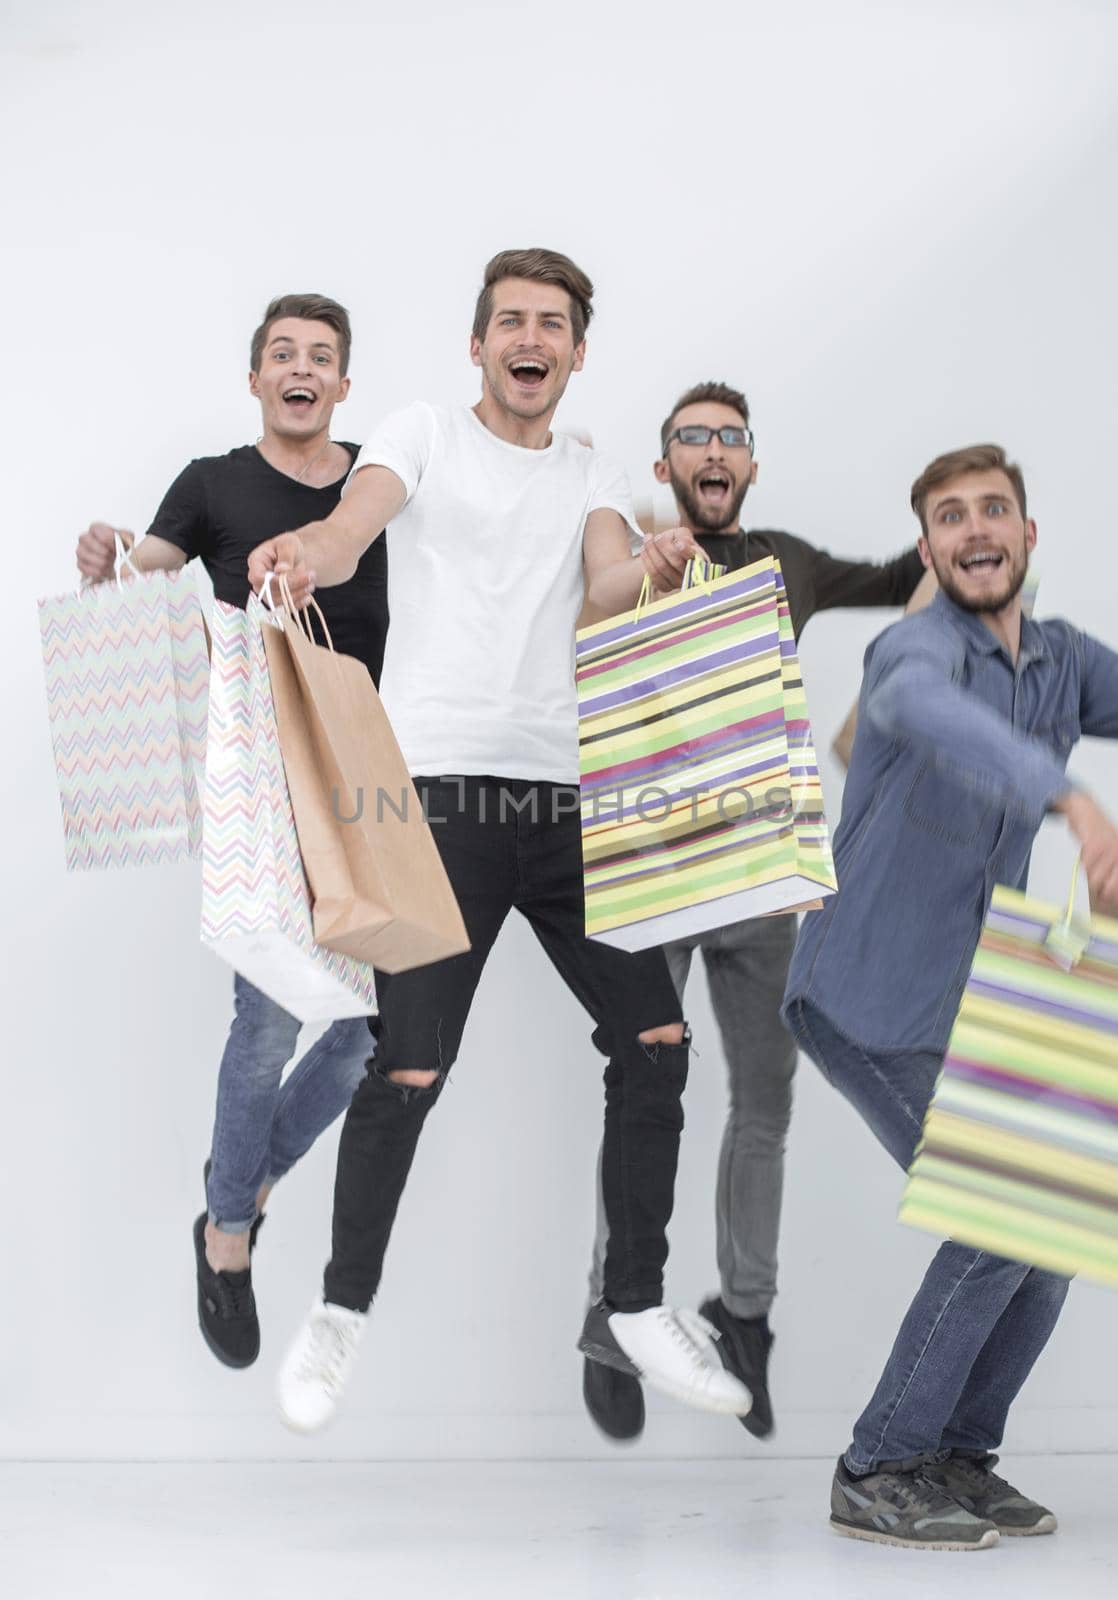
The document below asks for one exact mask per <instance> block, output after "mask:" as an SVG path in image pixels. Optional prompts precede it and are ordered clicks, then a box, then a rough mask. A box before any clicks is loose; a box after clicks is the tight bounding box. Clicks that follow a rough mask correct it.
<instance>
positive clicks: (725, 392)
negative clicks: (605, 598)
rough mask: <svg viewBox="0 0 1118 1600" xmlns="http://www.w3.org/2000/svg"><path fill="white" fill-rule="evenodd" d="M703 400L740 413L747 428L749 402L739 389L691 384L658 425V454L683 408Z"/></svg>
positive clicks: (712, 383)
mask: <svg viewBox="0 0 1118 1600" xmlns="http://www.w3.org/2000/svg"><path fill="white" fill-rule="evenodd" d="M703 400H713V401H714V402H715V403H716V404H717V405H720V406H729V407H730V408H731V409H732V410H734V411H740V412H741V416H742V421H743V422H744V423H745V425H746V427H747V428H748V426H749V402H748V400H747V399H746V398H745V396H744V395H743V394H742V392H741V390H740V389H731V388H730V385H729V384H728V383H715V382H714V381H713V380H712V381H711V382H710V383H696V384H692V386H691V388H690V389H688V391H687V393H686V394H681V395H680V397H679V399H678V400H677V401H676V403H675V405H674V406H673V407H672V409H671V410H670V411H669V412H668V415H667V416H666V417H665V418H664V420H663V422H662V423H661V425H660V454H661V455H663V453H664V451H665V450H666V449H667V448H668V434H669V433H671V431H672V423H673V422H674V421H675V419H676V417H677V416H678V414H679V413H680V412H681V411H682V410H683V408H684V406H697V405H698V404H699V403H700V402H701V401H703Z"/></svg>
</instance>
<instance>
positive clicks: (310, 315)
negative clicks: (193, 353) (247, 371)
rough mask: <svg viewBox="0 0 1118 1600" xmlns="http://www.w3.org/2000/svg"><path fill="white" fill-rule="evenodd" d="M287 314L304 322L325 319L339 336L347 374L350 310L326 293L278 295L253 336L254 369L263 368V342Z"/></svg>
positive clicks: (341, 361)
mask: <svg viewBox="0 0 1118 1600" xmlns="http://www.w3.org/2000/svg"><path fill="white" fill-rule="evenodd" d="M284 317H298V318H299V319H300V320H301V321H303V322H325V324H326V326H327V327H328V328H333V330H334V332H335V333H336V334H337V336H338V366H339V368H340V370H341V374H342V377H343V378H344V377H345V375H346V372H347V371H348V370H349V351H350V345H351V344H352V342H353V335H352V334H351V332H350V327H349V312H348V311H347V310H346V308H345V306H340V305H339V304H338V302H337V301H336V300H328V299H327V298H326V296H325V295H324V294H281V295H277V296H276V298H275V299H274V300H273V301H272V302H271V304H270V305H269V307H268V309H267V311H265V313H264V321H263V322H262V323H261V324H260V326H259V328H257V330H256V332H255V333H254V334H253V336H252V350H251V353H250V355H249V361H250V362H251V364H252V365H251V370H252V371H253V372H259V371H260V363H261V362H262V361H263V359H264V346H265V344H267V342H268V332H269V330H270V328H271V326H272V323H273V322H279V321H281V320H282V318H284Z"/></svg>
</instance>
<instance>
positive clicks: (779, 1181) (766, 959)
mask: <svg viewBox="0 0 1118 1600" xmlns="http://www.w3.org/2000/svg"><path fill="white" fill-rule="evenodd" d="M796 927H797V918H796V917H794V916H789V915H783V916H776V917H755V918H752V919H751V920H750V921H748V922H735V923H733V924H731V926H730V927H728V928H719V929H717V930H715V931H714V932H711V933H700V934H695V935H693V936H692V937H690V938H687V939H681V940H680V941H679V942H678V943H676V944H669V945H665V946H664V953H665V955H666V956H667V958H668V966H669V968H670V969H671V974H672V981H673V982H674V984H675V986H676V989H677V991H678V993H679V996H680V999H681V1000H682V998H683V991H684V988H685V986H686V984H687V977H688V974H689V972H690V970H691V957H692V955H693V953H694V952H695V951H696V950H701V951H702V953H703V963H704V965H705V966H706V970H707V982H708V983H709V985H710V998H711V1004H712V1005H713V1007H714V1015H715V1018H716V1020H717V1022H718V1027H719V1031H720V1033H721V1035H722V1049H723V1052H724V1054H725V1057H726V1068H727V1076H728V1078H729V1089H730V1107H729V1113H728V1115H727V1118H726V1126H725V1129H724V1131H723V1134H722V1150H721V1153H720V1155H719V1158H718V1183H717V1188H716V1190H715V1200H714V1205H715V1224H716V1229H717V1245H718V1273H719V1277H720V1279H721V1292H722V1303H723V1305H725V1307H726V1309H727V1310H728V1311H730V1312H732V1313H733V1315H734V1316H736V1317H761V1316H766V1315H767V1314H768V1311H769V1308H770V1307H771V1305H772V1303H773V1299H774V1297H775V1295H776V1261H777V1242H778V1240H779V1237H780V1203H781V1197H782V1194H783V1190H784V1141H785V1137H786V1135H787V1133H788V1124H789V1122H790V1120H791V1116H792V1078H793V1075H794V1073H795V1071H796V1045H795V1042H794V1041H793V1039H792V1037H791V1035H790V1034H789V1033H788V1032H787V1030H786V1029H785V1027H784V1024H783V1023H782V1022H781V1020H780V1006H781V1002H782V1000H783V999H784V985H785V982H786V980H787V977H788V965H789V962H790V961H791V959H792V950H793V948H794V946H795V943H796ZM598 1174H599V1175H598V1228H597V1234H596V1236H595V1239H594V1259H593V1262H592V1264H591V1268H590V1295H591V1299H593V1300H597V1299H598V1297H599V1296H600V1295H601V1292H602V1270H603V1264H604V1261H605V1252H606V1240H607V1239H608V1237H609V1230H608V1228H607V1225H606V1217H605V1207H604V1205H603V1203H602V1184H601V1157H600V1156H599V1163H598Z"/></svg>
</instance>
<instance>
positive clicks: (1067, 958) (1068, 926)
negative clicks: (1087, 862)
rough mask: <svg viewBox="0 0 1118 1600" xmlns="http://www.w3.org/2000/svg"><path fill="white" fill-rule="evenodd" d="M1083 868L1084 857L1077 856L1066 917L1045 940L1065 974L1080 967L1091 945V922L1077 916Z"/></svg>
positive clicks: (1048, 950) (1054, 926)
mask: <svg viewBox="0 0 1118 1600" xmlns="http://www.w3.org/2000/svg"><path fill="white" fill-rule="evenodd" d="M1082 866H1083V857H1082V855H1079V854H1077V855H1076V858H1075V865H1074V866H1073V867H1072V869H1071V888H1070V890H1069V892H1068V900H1067V905H1066V906H1065V907H1064V915H1063V917H1062V919H1061V920H1060V921H1059V922H1057V923H1054V924H1053V925H1052V927H1051V928H1049V930H1048V933H1047V936H1046V937H1045V940H1044V948H1045V950H1046V951H1047V952H1048V954H1049V955H1050V956H1051V957H1052V959H1053V961H1055V963H1056V965H1057V966H1059V967H1062V968H1063V969H1064V971H1065V972H1071V971H1072V969H1073V968H1074V967H1076V966H1078V965H1079V963H1080V961H1081V960H1082V959H1083V957H1084V955H1085V954H1086V953H1087V946H1088V945H1089V944H1090V943H1091V927H1090V922H1089V921H1088V922H1086V923H1084V922H1083V920H1082V919H1081V918H1077V917H1076V915H1075V900H1076V895H1077V894H1078V892H1079V878H1080V870H1081V868H1082Z"/></svg>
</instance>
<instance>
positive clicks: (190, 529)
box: [148, 443, 388, 683]
mask: <svg viewBox="0 0 1118 1600" xmlns="http://www.w3.org/2000/svg"><path fill="white" fill-rule="evenodd" d="M342 448H343V449H344V450H347V451H348V452H349V455H350V458H351V459H353V460H356V457H357V452H358V447H357V445H355V444H345V443H343V444H342ZM344 483H345V478H344V477H342V478H339V479H338V480H337V482H336V483H329V484H326V485H325V487H323V488H316V487H315V486H314V485H313V484H307V483H296V482H295V479H294V478H289V477H288V476H287V474H286V473H285V472H280V471H278V470H277V469H276V468H275V467H273V466H272V465H271V464H270V463H269V462H267V461H265V459H264V457H263V456H262V455H261V454H260V451H259V450H257V449H256V447H255V445H248V444H246V445H240V446H239V447H238V448H237V449H236V450H230V452H229V454H228V455H225V456H201V457H200V458H199V459H198V460H197V461H192V462H191V463H190V465H189V466H188V467H185V468H184V469H183V471H182V472H180V473H179V475H178V477H177V478H176V479H175V481H174V483H173V484H172V485H171V487H170V488H169V489H168V490H167V493H166V494H165V495H164V496H163V503H162V505H161V506H160V507H159V510H158V511H157V512H156V513H155V520H154V521H153V522H152V525H151V527H150V528H149V529H148V533H149V534H153V535H154V536H155V537H156V538H157V539H166V540H167V542H168V544H173V545H176V546H177V547H178V548H179V549H180V550H181V551H182V552H183V554H184V555H185V556H186V557H187V559H188V560H189V559H191V558H193V557H194V556H197V557H198V559H199V560H200V561H201V563H202V565H203V566H204V567H205V569H206V571H207V572H208V573H209V575H210V578H211V580H212V582H213V586H214V594H215V595H216V597H217V598H218V599H219V600H224V601H226V602H227V603H228V604H229V605H234V606H243V605H245V604H246V602H247V600H248V595H249V587H248V558H249V555H250V553H251V552H252V551H253V550H254V549H255V548H256V546H257V545H258V544H261V543H263V541H264V540H265V539H274V538H275V537H276V535H277V534H280V533H291V532H292V531H293V530H294V529H296V528H301V527H302V526H303V524H304V523H307V522H319V521H321V520H322V518H323V517H328V516H329V515H330V513H331V511H333V509H334V507H335V506H336V505H337V503H338V501H339V500H340V499H341V495H342V486H343V484H344ZM315 599H316V600H317V601H318V603H319V605H320V606H321V607H322V612H323V615H324V616H325V618H326V622H327V626H328V627H329V629H330V634H331V637H332V639H333V641H334V647H335V649H337V650H340V651H341V652H342V653H343V654H344V655H347V656H356V657H357V659H358V660H359V661H363V662H364V663H365V665H366V666H367V667H368V669H369V671H370V672H371V673H372V676H373V682H374V683H377V682H379V681H380V669H381V665H382V663H383V661H384V636H385V633H386V631H387V629H388V556H387V551H386V549H385V540H384V535H383V534H382V535H381V537H380V538H379V539H376V540H374V541H373V543H372V544H371V545H370V546H369V548H368V550H366V552H365V554H364V555H363V556H362V557H361V560H360V562H359V563H358V566H357V571H356V573H355V574H354V575H353V577H352V578H351V579H350V580H349V582H348V583H339V584H337V585H336V586H335V587H334V588H330V589H316V590H315Z"/></svg>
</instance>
